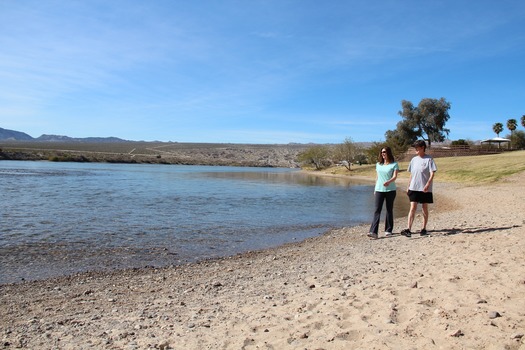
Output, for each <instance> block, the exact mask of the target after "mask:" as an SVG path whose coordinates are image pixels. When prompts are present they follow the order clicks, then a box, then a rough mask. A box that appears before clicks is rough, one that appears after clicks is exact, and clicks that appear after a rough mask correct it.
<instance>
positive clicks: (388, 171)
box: [375, 162, 399, 192]
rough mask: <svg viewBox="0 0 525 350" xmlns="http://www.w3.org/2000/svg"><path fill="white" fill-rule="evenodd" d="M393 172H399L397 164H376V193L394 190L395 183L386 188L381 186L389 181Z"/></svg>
mask: <svg viewBox="0 0 525 350" xmlns="http://www.w3.org/2000/svg"><path fill="white" fill-rule="evenodd" d="M394 170H397V171H399V165H397V162H393V163H390V164H381V163H376V172H377V181H376V187H375V191H376V192H390V191H395V190H396V182H395V181H394V182H391V183H390V184H389V185H388V186H386V187H385V186H383V184H384V183H385V182H387V181H388V180H390V179H391V178H392V176H393V175H394Z"/></svg>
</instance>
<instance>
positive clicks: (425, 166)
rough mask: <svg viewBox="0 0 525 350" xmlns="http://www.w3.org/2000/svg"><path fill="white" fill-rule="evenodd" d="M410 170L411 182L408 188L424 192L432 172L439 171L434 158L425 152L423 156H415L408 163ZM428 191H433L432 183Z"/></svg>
mask: <svg viewBox="0 0 525 350" xmlns="http://www.w3.org/2000/svg"><path fill="white" fill-rule="evenodd" d="M407 171H408V172H410V174H411V179H410V184H409V185H408V189H409V190H410V191H420V192H423V189H424V188H425V186H426V184H427V182H428V179H429V178H430V174H431V173H433V172H435V171H437V167H436V163H434V159H433V158H432V157H431V156H429V155H427V154H425V155H424V156H423V157H420V156H415V157H414V158H412V160H411V161H410V164H409V165H408V169H407ZM427 192H432V184H430V186H429V188H428V190H427Z"/></svg>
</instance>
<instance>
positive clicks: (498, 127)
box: [492, 123, 503, 137]
mask: <svg viewBox="0 0 525 350" xmlns="http://www.w3.org/2000/svg"><path fill="white" fill-rule="evenodd" d="M492 130H493V131H494V132H495V133H496V135H498V137H499V133H500V132H502V131H503V124H501V123H496V124H494V125H492Z"/></svg>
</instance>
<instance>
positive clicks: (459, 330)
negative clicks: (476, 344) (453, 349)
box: [450, 329, 465, 337]
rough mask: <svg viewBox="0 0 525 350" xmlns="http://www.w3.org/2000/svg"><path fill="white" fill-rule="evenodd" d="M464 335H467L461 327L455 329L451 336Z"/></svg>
mask: <svg viewBox="0 0 525 350" xmlns="http://www.w3.org/2000/svg"><path fill="white" fill-rule="evenodd" d="M462 335H465V334H463V332H462V331H461V329H458V330H457V331H455V332H454V333H452V334H450V336H451V337H461V336H462Z"/></svg>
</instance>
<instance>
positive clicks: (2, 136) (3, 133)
mask: <svg viewBox="0 0 525 350" xmlns="http://www.w3.org/2000/svg"><path fill="white" fill-rule="evenodd" d="M0 141H40V142H93V143H96V142H127V140H123V139H119V138H118V137H84V138H77V137H69V136H61V135H45V134H44V135H42V136H40V137H37V138H33V137H31V136H29V135H28V134H26V133H23V132H20V131H14V130H8V129H3V128H0Z"/></svg>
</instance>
